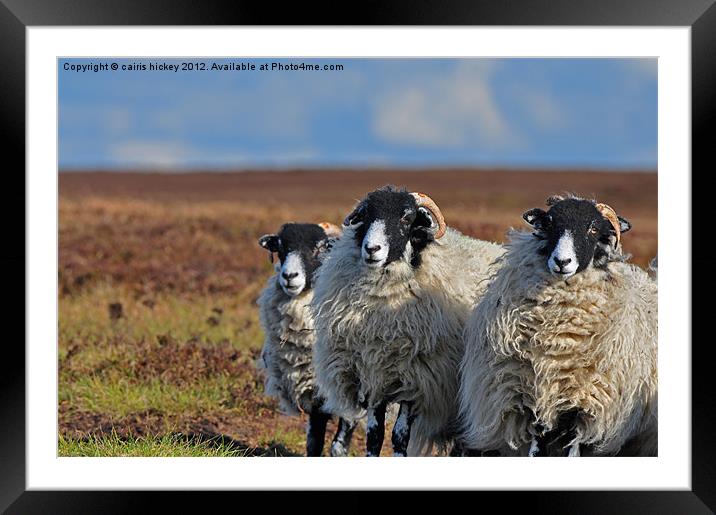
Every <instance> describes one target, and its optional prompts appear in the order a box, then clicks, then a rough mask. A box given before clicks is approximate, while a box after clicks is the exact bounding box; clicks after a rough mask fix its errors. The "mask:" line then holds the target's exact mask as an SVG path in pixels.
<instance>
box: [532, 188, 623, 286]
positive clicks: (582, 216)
mask: <svg viewBox="0 0 716 515" xmlns="http://www.w3.org/2000/svg"><path fill="white" fill-rule="evenodd" d="M522 217H523V218H524V220H525V221H526V222H527V223H528V224H530V225H531V226H532V227H534V228H535V229H536V231H535V236H537V237H538V238H540V239H543V240H544V241H545V245H544V246H543V247H542V253H543V254H544V255H545V256H547V262H546V265H547V270H548V271H549V272H550V273H551V274H552V275H553V276H555V277H559V278H561V279H567V278H568V277H572V276H573V275H574V274H576V273H579V272H581V271H583V270H585V269H586V268H588V267H589V266H604V265H605V264H606V263H607V261H608V258H609V256H610V255H611V253H612V252H613V249H614V248H615V247H616V243H617V230H616V228H615V227H614V225H612V222H610V221H609V219H608V218H606V217H605V216H604V215H603V214H602V213H601V212H600V211H599V210H598V209H597V206H596V204H595V203H594V202H592V201H590V200H584V199H579V198H567V199H564V200H559V201H557V202H556V203H554V204H553V205H552V207H551V208H550V209H549V211H548V212H545V211H544V210H542V209H540V208H535V209H531V210H529V211H527V212H526V213H525V214H524V215H522ZM617 218H618V221H619V226H620V227H619V231H620V233H625V232H626V231H628V230H629V229H630V228H631V225H630V224H629V222H628V221H627V220H625V219H624V218H622V217H617Z"/></svg>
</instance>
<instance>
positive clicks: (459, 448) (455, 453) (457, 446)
mask: <svg viewBox="0 0 716 515" xmlns="http://www.w3.org/2000/svg"><path fill="white" fill-rule="evenodd" d="M467 453H468V449H466V448H465V447H463V444H462V442H459V441H458V440H455V441H454V442H453V444H452V449H450V456H451V457H454V458H459V457H462V456H469V454H467Z"/></svg>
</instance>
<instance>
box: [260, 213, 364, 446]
mask: <svg viewBox="0 0 716 515" xmlns="http://www.w3.org/2000/svg"><path fill="white" fill-rule="evenodd" d="M339 236H340V229H339V228H338V227H337V226H335V225H333V224H327V223H323V224H296V223H289V224H285V225H284V226H283V227H281V230H280V231H279V233H278V234H267V235H264V236H262V237H261V238H260V239H259V244H260V245H261V246H262V247H263V248H265V249H266V250H268V251H269V252H270V253H271V261H272V262H273V255H274V253H277V254H278V257H279V263H278V264H277V265H276V274H275V275H273V276H272V277H271V278H270V279H269V280H268V283H267V285H266V287H265V288H264V290H263V292H262V293H261V296H260V297H259V299H258V305H259V307H260V311H259V317H260V320H261V325H262V327H263V329H264V332H265V342H264V346H263V349H262V352H261V360H260V361H259V363H258V365H259V366H260V367H261V368H264V369H265V371H266V375H265V391H266V393H267V394H268V395H271V396H274V397H276V398H277V399H278V400H279V403H280V406H281V409H282V411H284V412H285V413H287V414H297V413H299V412H301V411H303V412H306V413H308V414H309V423H308V431H307V438H306V454H307V455H308V456H320V455H321V453H322V452H323V442H324V439H325V433H326V424H327V423H328V420H329V419H330V417H331V415H329V414H328V413H327V412H325V411H324V410H323V409H321V400H320V399H319V398H318V397H317V396H316V392H315V389H314V386H313V368H312V366H311V355H312V347H313V343H314V339H315V332H314V330H313V317H312V315H311V310H310V307H309V305H310V302H311V298H312V297H313V289H312V275H313V273H314V272H315V270H316V269H317V268H318V266H319V265H320V262H321V259H322V255H324V253H325V252H326V251H327V250H328V249H329V248H330V247H331V245H332V244H333V242H334V241H335V240H336V238H338V237H339ZM354 427H355V424H354V422H352V421H348V420H345V419H343V418H341V419H340V420H339V422H338V431H337V433H336V437H335V438H334V440H333V443H332V445H331V451H330V452H331V455H332V456H344V455H346V453H347V450H348V446H349V445H350V440H351V436H352V433H353V429H354Z"/></svg>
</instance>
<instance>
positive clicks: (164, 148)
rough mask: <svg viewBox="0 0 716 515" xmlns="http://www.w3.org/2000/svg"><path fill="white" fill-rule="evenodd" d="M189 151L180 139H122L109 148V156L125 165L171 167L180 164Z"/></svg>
mask: <svg viewBox="0 0 716 515" xmlns="http://www.w3.org/2000/svg"><path fill="white" fill-rule="evenodd" d="M189 152H190V150H189V147H188V146H187V145H185V144H184V143H182V142H180V141H146V140H141V141H124V142H120V143H114V144H112V145H110V148H109V154H110V156H111V158H112V159H113V160H115V161H116V162H117V163H118V164H120V165H121V166H126V167H132V166H138V167H148V168H173V167H176V166H178V165H181V164H182V163H183V162H184V161H185V160H186V158H187V156H188V154H189Z"/></svg>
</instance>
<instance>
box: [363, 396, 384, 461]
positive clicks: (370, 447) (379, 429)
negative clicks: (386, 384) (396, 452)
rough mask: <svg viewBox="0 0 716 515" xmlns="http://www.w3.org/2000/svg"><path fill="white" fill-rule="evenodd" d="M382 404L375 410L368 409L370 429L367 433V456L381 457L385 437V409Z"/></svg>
mask: <svg viewBox="0 0 716 515" xmlns="http://www.w3.org/2000/svg"><path fill="white" fill-rule="evenodd" d="M386 405H387V403H385V402H381V403H380V404H378V405H377V406H375V407H374V408H368V428H367V432H366V442H367V443H366V451H367V452H366V456H380V450H381V449H382V448H383V438H384V437H385V408H386Z"/></svg>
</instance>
